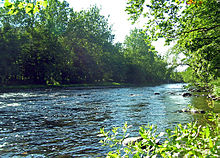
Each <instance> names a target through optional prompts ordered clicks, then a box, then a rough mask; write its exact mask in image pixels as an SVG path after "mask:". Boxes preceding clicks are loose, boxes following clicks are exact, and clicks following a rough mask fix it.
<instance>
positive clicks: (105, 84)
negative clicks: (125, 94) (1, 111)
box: [0, 82, 134, 90]
mask: <svg viewBox="0 0 220 158" xmlns="http://www.w3.org/2000/svg"><path fill="white" fill-rule="evenodd" d="M124 86H134V85H133V84H127V83H116V82H100V83H92V84H65V85H33V84H31V85H29V84H27V85H1V87H0V90H11V89H37V88H68V87H73V88H74V87H75V88H80V87H81V88H93V87H97V88H98V87H124Z"/></svg>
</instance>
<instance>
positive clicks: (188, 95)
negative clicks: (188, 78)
mask: <svg viewBox="0 0 220 158" xmlns="http://www.w3.org/2000/svg"><path fill="white" fill-rule="evenodd" d="M182 96H183V97H191V96H192V94H191V93H183V94H182Z"/></svg>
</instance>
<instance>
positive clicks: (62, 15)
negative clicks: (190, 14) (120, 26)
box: [0, 0, 174, 85]
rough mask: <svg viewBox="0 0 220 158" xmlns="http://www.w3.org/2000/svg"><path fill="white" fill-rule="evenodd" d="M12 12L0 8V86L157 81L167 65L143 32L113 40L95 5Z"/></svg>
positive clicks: (166, 74)
mask: <svg viewBox="0 0 220 158" xmlns="http://www.w3.org/2000/svg"><path fill="white" fill-rule="evenodd" d="M47 3H48V4H47V6H46V7H45V8H43V7H42V9H41V8H40V7H41V6H39V11H38V12H36V13H34V12H29V13H28V14H27V11H26V10H25V9H24V8H22V7H19V5H20V3H19V1H16V2H15V7H16V6H17V8H18V9H19V11H16V14H12V15H11V14H8V12H9V10H8V9H7V7H1V8H0V14H1V15H0V84H1V85H10V84H53V85H56V84H75V83H96V82H112V81H114V82H124V83H161V82H167V81H170V80H171V77H170V76H173V74H174V73H173V72H172V70H171V69H168V68H167V63H166V62H165V61H164V60H163V58H162V57H160V56H158V55H157V52H156V51H155V49H154V47H153V46H152V45H151V43H150V42H146V40H145V39H146V35H143V34H141V32H142V30H138V29H135V30H133V31H131V34H130V35H129V36H127V38H126V40H125V43H123V44H122V43H114V41H113V40H114V35H113V34H112V30H111V26H110V25H109V24H108V19H107V18H105V17H104V16H102V15H100V9H99V8H97V7H96V6H94V7H92V8H90V9H89V10H83V11H80V12H76V11H74V10H73V9H72V8H70V7H69V4H68V3H67V2H66V1H62V2H60V1H58V0H48V1H47Z"/></svg>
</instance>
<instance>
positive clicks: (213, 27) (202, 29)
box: [180, 25, 220, 34]
mask: <svg viewBox="0 0 220 158" xmlns="http://www.w3.org/2000/svg"><path fill="white" fill-rule="evenodd" d="M217 27H220V25H215V26H212V27H209V28H207V27H203V28H197V29H194V30H189V31H185V32H181V33H180V34H186V33H190V32H194V31H199V32H203V31H205V32H206V31H209V30H212V29H215V28H217Z"/></svg>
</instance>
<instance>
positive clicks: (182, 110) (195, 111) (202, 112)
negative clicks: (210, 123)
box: [177, 109, 205, 114]
mask: <svg viewBox="0 0 220 158" xmlns="http://www.w3.org/2000/svg"><path fill="white" fill-rule="evenodd" d="M177 112H179V113H183V112H188V113H198V114H204V113H205V111H204V110H199V109H181V110H178V111H177Z"/></svg>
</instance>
